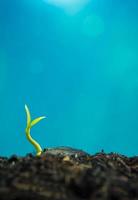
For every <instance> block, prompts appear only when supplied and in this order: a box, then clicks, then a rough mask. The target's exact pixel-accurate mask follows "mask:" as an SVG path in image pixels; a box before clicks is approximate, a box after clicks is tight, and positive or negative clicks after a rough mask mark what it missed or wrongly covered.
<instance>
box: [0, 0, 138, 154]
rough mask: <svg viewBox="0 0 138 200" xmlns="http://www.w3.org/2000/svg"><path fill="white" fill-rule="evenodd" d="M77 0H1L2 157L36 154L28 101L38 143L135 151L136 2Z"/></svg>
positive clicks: (137, 116) (137, 135)
mask: <svg viewBox="0 0 138 200" xmlns="http://www.w3.org/2000/svg"><path fill="white" fill-rule="evenodd" d="M49 1H50V0H49ZM60 1H61V0H60ZM68 1H69V0H68ZM76 2H77V3H76V4H73V5H71V3H69V5H61V4H60V5H54V4H53V3H47V2H46V1H44V0H35V1H34V0H21V1H18V0H12V1H11V0H1V1H0V110H1V112H0V136H1V142H0V155H1V156H9V155H11V154H18V155H25V154H26V153H29V152H33V151H34V149H33V147H32V146H31V145H30V144H29V143H28V141H27V140H26V138H25V132H24V129H25V126H26V116H25V110H24V104H25V103H26V104H27V105H28V106H29V108H30V110H31V113H32V117H33V118H35V117H38V116H41V115H46V116H47V119H45V120H43V121H42V122H40V123H39V124H38V125H36V127H34V128H33V129H32V136H33V137H34V138H36V139H37V140H38V141H39V143H40V144H41V146H42V147H43V148H45V147H51V146H72V147H75V148H81V149H83V150H86V151H88V152H90V153H96V152H98V151H100V150H101V149H104V150H105V151H106V152H111V151H113V152H119V153H122V154H125V155H129V156H131V155H136V154H137V153H138V145H137V142H138V38H137V35H138V25H137V24H138V23H137V22H138V13H137V10H138V3H137V1H136V0H133V1H128V0H125V1H124V0H116V1H113V0H105V1H103V0H98V1H97V0H93V1H88V2H87V3H86V4H84V2H83V4H80V2H79V0H77V1H76ZM56 3H58V0H57V2H56Z"/></svg>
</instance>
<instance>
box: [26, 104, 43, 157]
mask: <svg viewBox="0 0 138 200" xmlns="http://www.w3.org/2000/svg"><path fill="white" fill-rule="evenodd" d="M25 111H26V116H27V125H26V129H25V133H26V137H27V139H28V140H29V142H30V143H31V144H32V145H33V146H34V147H35V149H36V152H37V153H36V155H37V156H40V155H41V153H42V148H41V146H40V145H39V144H38V142H36V141H35V140H34V139H33V138H32V137H31V135H30V130H31V128H32V126H34V125H35V124H37V123H38V122H39V121H41V120H42V119H44V118H46V117H45V116H42V117H38V118H36V119H34V120H31V114H30V111H29V108H28V107H27V105H25Z"/></svg>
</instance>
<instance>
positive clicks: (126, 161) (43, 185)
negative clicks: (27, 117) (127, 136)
mask: <svg viewBox="0 0 138 200" xmlns="http://www.w3.org/2000/svg"><path fill="white" fill-rule="evenodd" d="M31 199H33V200H131V199H132V200H138V157H136V156H135V157H126V156H123V155H120V154H116V153H110V154H106V153H104V152H103V151H102V152H100V153H97V154H95V155H90V154H88V153H86V152H84V151H81V150H77V149H72V148H70V147H58V148H48V149H45V150H44V152H43V153H42V155H41V156H39V157H38V156H35V155H32V154H28V155H26V156H25V157H18V156H16V155H13V156H11V157H10V158H6V157H0V200H31Z"/></svg>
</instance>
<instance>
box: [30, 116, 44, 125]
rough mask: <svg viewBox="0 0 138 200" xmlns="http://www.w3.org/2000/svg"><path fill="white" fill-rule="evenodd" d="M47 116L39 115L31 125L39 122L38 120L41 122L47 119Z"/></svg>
mask: <svg viewBox="0 0 138 200" xmlns="http://www.w3.org/2000/svg"><path fill="white" fill-rule="evenodd" d="M45 118H46V117H45V116H42V117H38V118H36V119H34V120H33V121H32V122H31V127H32V126H34V125H35V124H37V123H38V122H40V121H41V120H42V119H45Z"/></svg>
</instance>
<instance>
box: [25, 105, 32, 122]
mask: <svg viewBox="0 0 138 200" xmlns="http://www.w3.org/2000/svg"><path fill="white" fill-rule="evenodd" d="M25 111H26V116H27V126H29V125H30V124H31V114H30V111H29V108H28V107H27V105H26V104H25Z"/></svg>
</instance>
